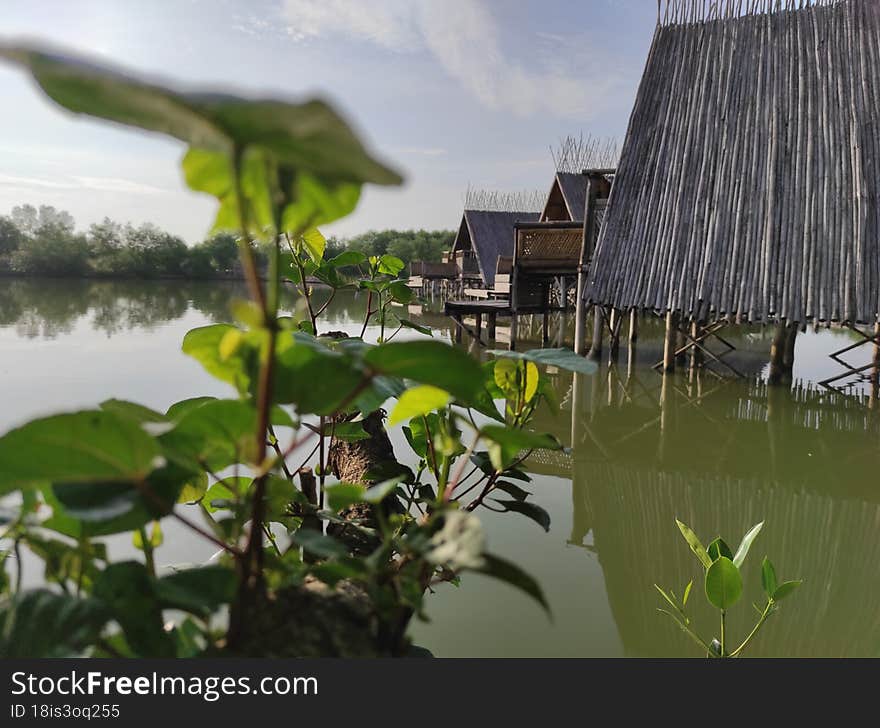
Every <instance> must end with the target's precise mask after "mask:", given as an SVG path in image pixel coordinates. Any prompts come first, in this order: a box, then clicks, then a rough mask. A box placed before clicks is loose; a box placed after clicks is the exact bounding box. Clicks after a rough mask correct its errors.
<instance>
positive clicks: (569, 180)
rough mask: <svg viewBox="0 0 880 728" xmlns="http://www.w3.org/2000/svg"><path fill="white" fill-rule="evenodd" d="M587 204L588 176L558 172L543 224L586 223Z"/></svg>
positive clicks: (543, 217)
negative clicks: (560, 222)
mask: <svg viewBox="0 0 880 728" xmlns="http://www.w3.org/2000/svg"><path fill="white" fill-rule="evenodd" d="M586 202H587V176H586V175H584V174H575V173H572V172H557V173H556V176H555V177H554V178H553V185H552V186H551V187H550V193H549V194H548V195H547V202H546V203H544V211H543V212H542V213H541V221H542V222H557V221H563V222H567V221H569V220H570V221H572V222H583V221H584V206H585V205H586Z"/></svg>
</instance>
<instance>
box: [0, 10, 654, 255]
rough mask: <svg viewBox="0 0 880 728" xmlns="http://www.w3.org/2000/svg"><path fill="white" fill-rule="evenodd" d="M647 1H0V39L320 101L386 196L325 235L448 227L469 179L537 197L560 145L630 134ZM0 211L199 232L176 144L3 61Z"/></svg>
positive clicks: (200, 210) (189, 80) (200, 83)
mask: <svg viewBox="0 0 880 728" xmlns="http://www.w3.org/2000/svg"><path fill="white" fill-rule="evenodd" d="M655 23H656V4H655V2H654V0H0V42H8V41H16V40H20V39H22V38H24V39H27V40H38V41H40V42H44V43H50V44H52V45H53V46H56V47H61V48H65V49H68V50H70V51H71V52H75V53H78V54H86V55H88V56H91V57H92V58H94V59H96V60H98V61H99V62H105V63H111V64H113V65H115V66H117V67H121V68H123V69H125V70H127V71H130V72H134V73H138V74H145V75H147V76H148V77H150V78H159V79H168V80H171V81H173V82H175V83H176V84H178V85H184V86H185V87H187V88H199V87H205V86H207V87H210V88H212V89H216V88H218V87H220V88H228V89H230V90H234V91H237V92H244V93H246V94H256V95H260V94H267V93H268V94H272V95H276V96H280V97H282V98H286V99H291V100H303V99H307V98H310V97H313V96H320V97H322V98H326V99H329V100H331V101H332V103H333V104H334V105H335V106H336V108H337V109H338V110H339V111H340V112H341V113H342V114H343V116H344V117H345V118H346V119H347V120H348V121H349V122H350V123H351V124H352V125H353V126H354V128H355V129H357V130H358V132H359V133H360V134H361V135H362V137H363V138H364V139H365V140H366V142H367V145H368V147H369V148H370V149H371V150H372V151H373V152H375V153H376V155H377V156H378V157H379V158H380V159H382V160H384V161H387V162H388V163H390V164H391V165H392V166H393V167H394V168H396V169H398V170H399V171H400V172H402V173H403V175H404V177H405V180H406V182H405V184H404V185H403V186H402V187H399V188H377V187H367V188H366V189H365V191H364V194H363V196H362V198H361V201H360V204H359V206H358V208H357V210H356V211H355V212H354V213H353V214H352V215H350V216H349V217H347V218H345V219H344V220H342V221H339V222H337V223H334V224H333V225H331V226H328V227H327V228H325V230H324V232H325V233H326V234H333V235H339V236H351V235H356V234H358V233H361V232H364V231H366V230H371V229H383V228H398V229H409V228H425V229H452V228H456V227H457V226H458V222H459V219H460V215H461V209H462V202H463V197H464V193H465V191H466V190H467V188H468V186H473V187H476V188H487V189H498V190H510V191H517V190H534V189H540V190H546V189H548V188H549V186H550V184H551V182H552V179H553V172H554V167H553V160H552V156H551V153H550V147H552V146H556V145H558V144H559V142H560V140H561V139H563V138H564V137H566V136H567V135H574V136H579V135H581V134H583V135H589V136H593V137H601V138H606V137H616V138H618V139H619V140H622V139H623V136H624V134H625V132H626V125H627V122H628V120H629V113H630V110H631V108H632V104H633V101H634V99H635V93H636V90H637V87H638V83H639V79H640V77H641V73H642V69H643V67H644V64H645V59H646V57H647V53H648V49H649V46H650V43H651V38H652V36H653V32H654V27H655ZM0 99H2V105H0V108H2V109H3V113H0V214H8V213H9V211H10V210H11V209H12V207H13V206H15V205H18V204H22V203H31V204H34V205H39V204H50V205H54V206H56V207H59V208H63V209H66V210H68V211H70V212H71V213H72V214H73V215H74V217H75V218H76V220H77V224H78V227H79V228H81V229H85V228H87V227H88V225H89V224H91V223H92V222H95V221H98V220H101V219H103V218H104V217H105V216H109V217H111V218H112V219H115V220H118V221H120V222H131V223H133V224H135V225H137V224H140V223H142V222H153V223H155V224H157V225H159V226H160V227H162V228H164V229H166V230H169V231H170V232H172V233H175V234H177V235H180V236H181V237H182V238H184V239H185V240H186V241H188V242H190V243H195V242H197V241H199V240H201V239H203V238H204V237H205V235H206V234H207V231H208V230H209V229H210V227H211V222H212V219H213V214H214V209H215V206H214V202H213V200H212V199H210V198H208V197H206V196H204V195H199V194H196V193H192V192H190V191H188V190H187V188H186V186H185V185H184V183H183V181H182V178H181V175H180V167H179V162H180V159H181V157H182V155H183V151H184V149H183V146H182V144H181V143H179V142H177V141H175V140H172V139H169V138H167V137H162V136H158V135H153V134H147V133H144V132H138V131H134V130H130V129H124V128H121V127H117V126H113V125H111V124H108V123H105V122H101V121H97V120H93V119H86V118H83V117H76V118H74V117H72V116H70V115H69V114H67V113H66V112H64V111H62V110H60V109H58V108H57V107H56V106H54V105H53V104H52V103H51V102H50V101H49V100H48V99H46V97H45V96H43V95H42V93H41V92H40V91H39V90H38V89H36V87H35V86H34V85H33V84H32V82H31V81H30V80H29V79H28V77H26V76H25V75H24V73H22V72H21V71H20V70H18V69H16V68H13V67H11V66H4V65H0Z"/></svg>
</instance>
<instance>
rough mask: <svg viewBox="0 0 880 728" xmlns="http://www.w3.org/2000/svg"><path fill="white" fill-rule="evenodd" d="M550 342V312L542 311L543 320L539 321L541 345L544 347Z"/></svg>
mask: <svg viewBox="0 0 880 728" xmlns="http://www.w3.org/2000/svg"><path fill="white" fill-rule="evenodd" d="M549 341H550V311H548V310H547V309H546V308H545V309H544V316H543V320H542V321H541V343H542V344H543V345H544V346H547V344H548V343H549Z"/></svg>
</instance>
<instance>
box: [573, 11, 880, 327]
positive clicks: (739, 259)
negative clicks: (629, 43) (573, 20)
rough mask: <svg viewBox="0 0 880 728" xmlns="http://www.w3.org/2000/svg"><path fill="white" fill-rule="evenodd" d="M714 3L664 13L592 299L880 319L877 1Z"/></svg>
mask: <svg viewBox="0 0 880 728" xmlns="http://www.w3.org/2000/svg"><path fill="white" fill-rule="evenodd" d="M703 5H704V3H703V2H698V3H681V2H675V0H669V7H668V8H666V11H665V12H664V13H663V14H662V15H661V19H660V23H659V24H658V27H657V31H656V34H655V37H654V42H653V45H652V48H651V52H650V56H649V58H648V62H647V67H646V69H645V74H644V78H643V80H642V84H641V87H640V89H639V93H638V97H637V99H636V104H635V108H634V110H633V113H632V117H631V120H630V126H629V130H628V132H627V137H626V141H625V143H624V146H623V151H622V154H621V160H620V165H619V167H618V173H617V177H616V179H615V185H614V190H613V192H612V196H611V201H610V208H609V210H608V214H607V217H606V220H605V227H604V229H603V232H602V235H601V238H600V240H599V243H598V246H597V249H596V253H595V255H594V258H593V264H592V270H591V274H590V284H589V286H588V289H587V293H586V295H587V297H588V298H589V299H590V300H592V301H596V302H600V303H602V304H606V305H613V306H616V307H618V308H624V309H626V308H630V307H633V306H635V307H640V308H653V309H659V310H661V311H665V310H677V311H680V312H682V313H684V314H685V315H688V316H690V315H697V314H700V315H702V314H704V313H705V309H706V308H710V309H712V310H714V311H716V312H717V313H721V314H735V315H742V316H743V317H746V318H748V319H752V320H758V319H768V318H784V319H787V320H790V321H799V322H802V321H806V320H810V319H814V318H815V319H820V320H845V321H850V322H856V321H859V322H872V321H873V320H874V319H875V317H876V315H877V313H878V308H880V303H878V299H880V207H878V204H877V202H878V187H880V2H878V1H877V0H812V1H811V2H806V1H805V0H799V1H798V2H797V3H796V2H794V1H793V0H786V1H785V2H784V3H782V2H776V3H770V2H763V3H761V4H760V5H755V4H754V3H751V2H749V3H743V2H741V1H739V2H737V1H735V0H721V1H720V2H713V3H706V9H703ZM756 7H763V8H764V9H765V12H755V8H756ZM771 8H772V9H771Z"/></svg>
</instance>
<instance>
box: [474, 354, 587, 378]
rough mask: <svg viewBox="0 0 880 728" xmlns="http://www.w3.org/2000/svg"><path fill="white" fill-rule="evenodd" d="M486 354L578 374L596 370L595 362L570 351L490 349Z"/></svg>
mask: <svg viewBox="0 0 880 728" xmlns="http://www.w3.org/2000/svg"><path fill="white" fill-rule="evenodd" d="M488 353H489V354H493V355H494V356H497V357H501V358H506V359H520V360H523V361H531V362H534V363H535V364H543V365H545V366H554V367H557V368H558V369H565V370H566V371H569V372H577V373H579V374H593V373H594V372H596V370H597V369H598V365H597V364H596V363H595V362H593V361H590V360H589V359H585V358H584V357H582V356H579V355H577V354H575V353H574V352H573V351H572V350H571V349H534V350H532V351H525V352H518V351H507V350H505V349H492V350H490V351H489V352H488Z"/></svg>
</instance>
